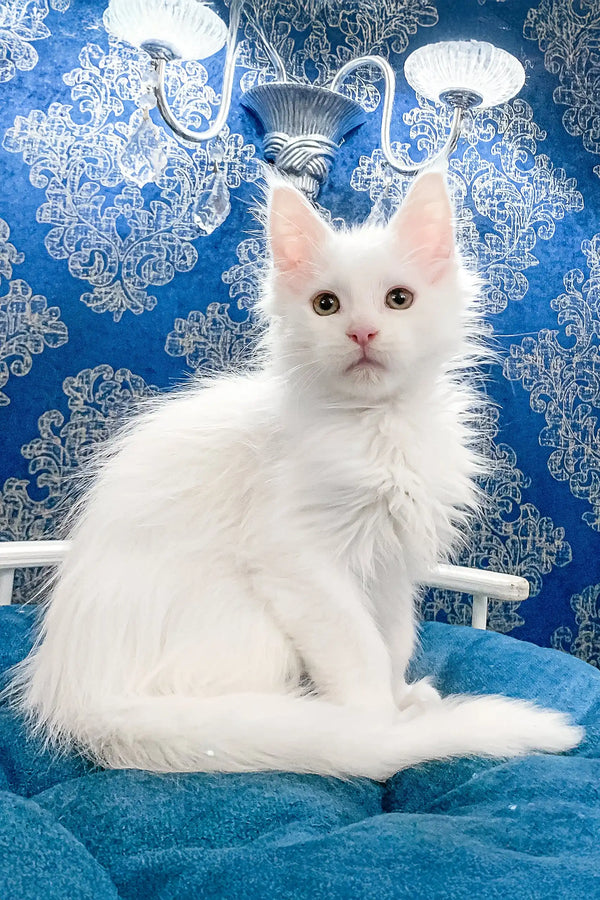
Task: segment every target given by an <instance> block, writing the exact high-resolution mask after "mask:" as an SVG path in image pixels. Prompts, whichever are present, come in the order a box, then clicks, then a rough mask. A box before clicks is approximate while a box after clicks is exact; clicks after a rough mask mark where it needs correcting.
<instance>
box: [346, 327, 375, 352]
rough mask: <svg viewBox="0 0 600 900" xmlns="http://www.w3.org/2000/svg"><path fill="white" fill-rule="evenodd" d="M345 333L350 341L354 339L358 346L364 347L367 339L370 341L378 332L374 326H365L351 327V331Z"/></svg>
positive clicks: (367, 341)
mask: <svg viewBox="0 0 600 900" xmlns="http://www.w3.org/2000/svg"><path fill="white" fill-rule="evenodd" d="M346 334H347V335H348V337H349V338H350V340H351V341H355V342H356V343H357V344H358V346H359V347H363V348H364V347H366V346H367V344H368V343H369V341H372V340H373V338H374V337H377V335H378V334H379V332H378V331H377V330H376V329H375V328H372V327H370V326H366V327H365V328H353V329H352V331H347V332H346Z"/></svg>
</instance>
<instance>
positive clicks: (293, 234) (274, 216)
mask: <svg viewBox="0 0 600 900" xmlns="http://www.w3.org/2000/svg"><path fill="white" fill-rule="evenodd" d="M268 221H269V225H268V228H269V243H270V246H271V253H272V256H273V263H274V266H275V269H276V270H277V272H279V273H280V274H282V275H288V276H292V277H294V276H297V275H306V274H307V272H309V271H310V269H311V268H312V266H314V264H315V263H316V262H317V260H318V259H319V258H320V257H321V256H322V253H323V248H324V244H325V243H326V242H327V240H328V238H329V236H330V234H331V232H330V229H329V226H328V225H327V224H326V223H325V222H324V221H323V220H322V219H321V217H320V216H319V214H318V213H317V212H316V210H315V209H313V207H312V206H311V205H310V203H309V202H308V200H307V199H306V197H305V196H304V194H302V193H301V192H300V191H299V190H297V189H296V188H295V187H293V186H292V185H289V184H285V183H283V182H279V183H276V184H275V185H274V186H273V188H272V189H271V197H270V203H269V220H268Z"/></svg>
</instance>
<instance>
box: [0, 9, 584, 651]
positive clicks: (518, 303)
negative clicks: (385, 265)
mask: <svg viewBox="0 0 600 900" xmlns="http://www.w3.org/2000/svg"><path fill="white" fill-rule="evenodd" d="M217 8H218V9H219V10H220V11H221V12H222V13H223V15H224V17H226V16H227V11H226V10H225V8H224V7H223V6H219V5H217ZM103 9H104V3H103V2H93V0H71V2H69V0H3V2H2V3H1V4H0V91H1V95H2V105H1V106H0V145H1V146H0V220H1V221H0V450H1V455H0V486H1V487H0V538H1V539H5V540H15V539H16V540H18V539H29V538H38V537H41V536H42V535H48V536H50V535H51V534H52V532H53V529H54V528H55V527H56V523H57V521H58V516H59V513H58V509H57V508H58V506H59V505H60V503H61V500H63V498H64V497H65V495H66V486H67V482H68V478H69V476H70V475H71V474H72V473H73V471H74V470H76V468H77V466H78V465H79V464H80V463H81V461H82V460H84V459H85V458H86V456H87V454H88V453H89V452H90V449H91V448H92V447H93V445H94V444H95V443H96V442H97V441H98V440H101V439H102V438H103V437H105V436H106V435H107V434H109V433H110V431H111V430H112V429H113V428H114V426H115V424H116V422H117V421H118V420H119V418H120V417H121V416H122V415H123V413H124V412H125V411H126V409H127V407H128V405H129V403H130V402H131V399H132V398H136V397H139V396H142V395H144V394H145V393H147V392H148V390H150V389H152V388H159V389H166V388H168V387H170V386H172V385H174V384H176V383H177V382H179V381H181V380H182V378H184V377H186V374H189V372H191V371H193V370H194V369H203V368H209V367H210V368H215V367H216V368H219V367H221V366H223V365H226V364H228V363H230V362H231V361H232V360H233V361H235V360H236V359H241V358H243V357H244V355H245V354H247V353H248V352H249V349H250V348H251V346H252V342H253V339H254V331H253V326H252V322H251V321H250V320H249V318H248V305H249V304H250V303H251V301H252V298H253V296H255V292H256V283H255V278H254V277H253V265H252V263H253V260H254V259H255V258H256V256H257V255H259V254H260V253H261V252H262V243H261V240H260V236H259V235H258V234H257V230H256V229H257V226H256V223H255V221H254V219H253V218H252V215H251V211H250V207H251V206H252V204H253V202H254V198H256V197H258V196H259V194H260V191H259V184H260V181H259V177H260V170H259V166H258V164H257V161H256V155H258V156H260V149H258V150H257V149H256V148H257V145H258V147H259V146H260V138H259V136H258V135H257V131H256V128H255V124H254V122H253V120H251V118H250V117H249V116H248V115H247V114H246V113H245V112H244V110H243V109H242V108H241V107H240V105H239V102H238V101H239V95H240V93H241V91H242V90H245V89H247V88H248V87H249V86H250V85H251V84H253V83H255V82H256V81H257V80H258V79H259V78H264V77H267V78H268V77H270V76H269V74H268V72H267V74H266V76H265V70H266V68H267V67H266V63H265V60H264V59H263V58H262V56H261V54H260V52H259V51H258V50H257V48H256V46H255V43H254V35H253V31H252V27H251V24H249V25H247V26H246V35H245V39H244V42H243V45H242V50H241V51H240V56H239V58H238V59H239V65H238V70H237V73H236V86H235V94H234V101H233V105H232V110H231V113H230V115H229V119H228V129H229V132H228V135H227V139H226V152H225V155H224V158H223V159H221V160H219V158H218V153H217V151H218V148H217V147H216V145H215V143H214V142H211V143H209V145H208V146H206V145H200V146H199V147H197V146H196V147H192V146H190V147H183V146H182V145H181V144H178V143H177V142H176V141H175V140H174V139H173V138H172V136H171V135H169V134H168V133H167V130H166V129H164V130H163V131H162V134H163V137H162V140H163V142H164V148H165V152H166V153H167V156H168V160H169V166H168V169H167V172H166V174H165V176H164V177H163V178H162V179H161V181H160V183H159V184H158V185H154V184H148V185H145V186H144V187H143V188H141V189H140V188H138V187H137V186H136V185H135V184H133V183H132V182H130V181H128V180H127V179H126V178H125V177H124V176H123V174H122V172H121V170H120V168H119V159H120V156H121V154H122V152H123V148H124V146H125V144H126V141H127V140H128V138H129V136H130V135H131V134H132V133H133V131H134V130H135V128H136V127H137V125H138V124H139V121H140V116H141V112H140V109H139V106H138V104H139V103H140V102H141V101H140V96H141V95H142V94H143V93H144V90H145V89H144V87H143V84H144V82H145V79H146V78H147V75H148V66H147V60H146V59H145V58H144V55H143V54H139V53H137V52H136V51H134V50H133V49H132V48H127V47H125V46H124V45H120V44H118V42H116V41H114V40H113V39H110V40H109V39H108V37H107V35H106V32H105V31H104V29H103V27H102V23H101V18H102V12H103ZM258 10H260V17H261V21H262V23H263V27H264V28H265V30H266V32H267V33H268V34H269V35H270V36H271V37H272V38H273V40H274V41H275V42H276V43H277V45H278V47H279V49H280V52H281V54H282V55H283V56H284V58H285V59H286V60H287V61H288V64H289V65H290V67H291V68H293V70H294V73H295V75H296V76H297V77H300V78H303V79H305V80H315V79H318V80H319V81H324V80H326V79H327V78H328V77H331V76H332V75H333V73H334V72H335V71H336V69H337V68H338V67H339V65H340V64H341V62H342V61H344V60H345V59H347V58H350V57H354V56H358V55H361V54H363V53H368V52H379V53H382V54H383V55H385V56H387V57H388V58H389V59H390V60H391V62H392V64H393V65H394V68H395V69H396V72H397V74H398V95H397V99H396V109H395V116H394V133H393V137H394V138H396V139H397V141H398V142H399V143H398V144H397V145H396V150H397V152H398V153H401V152H404V151H405V150H406V145H410V146H411V147H413V149H412V150H411V151H410V152H411V153H412V154H413V155H414V156H415V158H421V157H422V154H424V153H426V152H429V151H430V150H432V149H434V148H435V147H437V146H439V145H440V144H441V143H442V141H443V139H444V134H445V124H446V123H445V122H441V121H440V117H439V114H438V111H436V110H435V109H434V108H433V107H432V105H431V104H430V103H428V102H427V101H425V100H423V99H422V98H415V95H414V93H413V92H412V91H411V90H410V89H409V88H408V86H407V85H406V83H405V81H404V78H403V75H402V66H403V60H404V58H405V56H406V55H407V54H408V53H410V52H411V51H412V50H414V49H415V48H417V47H419V46H421V45H423V44H426V43H430V42H432V41H436V40H445V39H449V38H466V37H473V38H478V39H485V40H489V41H491V42H493V43H495V44H496V45H498V46H501V47H504V48H505V49H507V50H509V51H510V52H512V53H514V54H515V55H516V56H517V57H518V58H519V59H520V60H521V61H522V62H523V64H524V66H525V69H526V73H527V82H526V84H525V87H524V88H523V90H522V91H521V93H520V94H519V96H518V97H517V98H515V99H514V100H513V101H511V102H510V103H508V104H506V105H505V106H504V107H502V108H500V109H495V110H490V111H487V112H486V113H479V114H477V115H476V116H475V117H474V119H473V121H472V123H471V125H470V127H469V129H468V130H467V133H466V135H465V137H464V138H463V139H461V141H460V143H459V146H458V150H457V152H456V153H455V155H454V156H453V158H452V160H451V164H450V170H449V175H450V183H451V186H452V189H453V191H454V194H455V196H456V199H457V204H458V208H459V210H460V212H459V220H458V224H459V235H460V238H461V242H462V244H463V248H464V250H465V252H466V254H467V256H468V257H469V258H470V260H471V262H472V264H473V265H475V266H476V267H477V268H478V270H479V271H480V272H481V273H482V275H483V277H484V279H485V281H486V290H485V297H484V302H485V305H486V309H487V311H488V320H489V322H490V325H491V327H492V328H493V331H494V335H495V338H496V340H497V344H498V346H499V348H501V350H502V355H503V357H504V364H503V365H501V366H498V367H497V369H496V370H495V371H494V372H493V373H492V374H493V377H492V380H491V382H490V385H489V392H490V394H491V396H492V397H493V399H494V400H495V401H496V402H497V404H498V407H499V411H498V413H497V415H494V417H493V421H492V422H491V425H492V428H491V431H490V434H492V435H493V437H492V438H486V439H485V445H486V452H487V453H488V454H489V455H490V456H492V458H493V459H494V460H495V466H494V472H493V475H492V476H491V477H490V478H489V479H488V480H487V482H486V484H485V488H486V491H487V492H488V494H489V496H490V498H491V503H490V505H489V508H488V509H487V510H486V512H485V514H484V516H483V517H482V520H481V522H480V523H479V525H478V527H477V529H476V533H475V535H474V540H473V544H472V547H471V548H470V550H469V552H468V553H467V554H466V555H465V557H464V560H463V561H464V562H465V563H466V564H471V565H481V566H485V567H491V568H495V569H500V570H504V571H513V572H517V573H519V574H521V575H525V576H526V577H528V578H529V579H530V581H531V584H532V596H531V598H530V599H529V600H527V601H526V602H525V603H522V604H521V605H520V606H518V605H508V604H494V605H493V606H492V609H491V615H490V623H491V626H492V627H493V628H495V629H497V630H499V631H504V632H511V633H512V634H514V635H515V636H517V637H521V638H526V639H528V640H532V641H534V642H537V643H539V644H542V645H552V646H555V647H560V648H562V649H565V650H568V651H570V652H573V653H575V654H577V655H578V656H580V657H582V658H584V659H588V660H589V661H590V662H593V663H595V664H596V665H597V664H598V662H599V657H600V552H599V551H600V537H599V531H600V433H599V426H598V413H599V407H600V355H599V350H598V337H599V332H600V308H599V302H600V293H599V292H600V234H598V233H597V230H598V228H599V226H598V208H599V206H600V203H599V201H598V199H597V198H598V188H599V181H598V178H599V175H600V97H599V95H598V91H597V89H596V88H595V81H596V80H597V79H598V77H599V76H600V65H599V63H598V56H597V53H596V51H595V47H596V46H597V44H598V41H599V39H600V26H599V24H598V23H599V22H600V3H599V2H598V0H594V2H583V0H582V2H580V3H577V2H570V0H542V2H540V3H538V4H537V5H535V6H534V5H532V4H531V2H518V0H515V2H511V3H509V2H503V0H462V2H449V0H438V2H431V3H426V2H424V0H386V2H379V3H372V4H366V3H359V2H356V0H350V2H344V3H341V2H323V0H320V2H318V0H312V2H303V0H280V2H269V3H264V2H261V0H253V2H250V3H249V19H250V22H251V21H252V19H253V18H254V17H256V15H258V14H259V13H258V12H257V11H258ZM221 62H222V54H220V55H219V56H218V57H215V58H214V59H212V60H208V61H206V65H204V64H201V63H193V62H192V63H190V62H188V63H184V64H173V65H172V67H171V74H170V76H169V77H170V81H169V91H170V96H171V99H172V103H173V105H174V107H175V108H176V110H177V111H178V113H179V114H180V115H181V117H182V118H183V119H184V120H185V121H187V122H188V123H189V124H190V125H193V126H194V127H199V126H201V125H202V123H203V122H205V121H206V119H203V118H202V116H201V115H199V114H198V110H200V111H202V110H203V111H204V114H207V115H208V116H209V117H210V115H211V110H212V111H214V109H215V102H216V98H215V92H218V89H219V87H220V74H219V73H220V65H221ZM381 86H382V85H381V82H378V81H372V80H369V76H368V74H364V77H363V78H362V79H356V80H355V81H354V82H351V84H350V90H351V91H352V93H353V96H355V97H357V98H358V99H359V101H360V102H361V103H362V104H363V105H364V106H365V108H367V109H369V110H370V111H372V113H373V114H372V115H371V116H369V118H368V122H367V124H366V125H365V126H364V127H363V128H361V129H360V130H359V131H357V132H355V133H354V134H353V135H351V136H350V137H349V139H348V140H347V142H346V143H345V144H344V145H343V146H342V148H341V150H340V152H339V154H338V157H337V159H336V161H335V163H334V168H333V171H332V174H331V177H330V179H329V181H328V182H327V184H326V185H325V186H324V188H323V190H322V192H321V195H320V198H319V202H320V203H321V204H322V205H323V207H325V208H327V209H329V210H330V211H331V214H332V216H333V217H334V218H344V219H345V220H346V221H349V222H354V221H360V220H362V219H363V218H364V217H366V215H367V214H368V213H369V211H370V209H371V207H372V205H373V204H374V203H376V202H381V192H382V186H383V184H384V181H385V177H386V175H385V171H384V167H383V165H382V158H381V152H380V150H379V149H378V140H379V138H378V131H379V116H380V109H379V106H380V93H379V91H380V88H381ZM151 115H152V117H153V119H154V120H155V121H157V122H158V121H159V119H158V117H157V114H156V111H153V112H152V113H151ZM417 142H418V144H417ZM403 145H404V147H403ZM417 146H418V148H419V149H416V148H417ZM215 159H216V162H215ZM215 166H216V169H217V170H218V174H217V175H215V174H214V171H215ZM215 178H219V179H225V181H226V183H227V186H228V189H229V192H230V202H231V211H230V213H229V215H228V216H227V218H226V219H225V221H224V222H222V223H221V224H218V223H217V222H216V221H213V222H212V225H214V226H215V229H214V231H212V233H211V234H207V233H206V232H205V231H203V230H202V229H201V228H199V227H198V226H197V225H195V224H194V222H193V219H192V205H193V204H194V202H195V203H196V204H198V203H199V204H200V206H202V204H203V203H204V200H206V201H207V203H206V204H205V206H204V207H203V209H204V214H205V216H206V217H207V218H208V221H209V222H210V219H211V210H210V203H209V202H208V195H209V191H210V188H211V187H212V185H213V184H214V179H215ZM406 186H407V182H406V179H403V178H401V177H400V176H394V178H393V179H392V182H391V184H390V188H389V191H390V196H391V198H392V201H393V202H395V201H397V199H398V198H400V197H401V196H402V194H403V192H404V191H405V189H406ZM202 192H205V193H202ZM34 578H35V576H34V575H33V574H32V573H28V574H24V573H20V578H19V581H18V584H19V591H20V593H21V597H22V598H24V597H26V596H27V594H28V593H29V592H30V591H31V590H32V587H33V582H34ZM424 612H425V614H426V615H427V616H428V617H433V616H435V617H437V618H439V619H442V620H447V621H451V622H462V621H465V620H466V618H467V616H468V604H467V603H466V601H465V599H464V598H462V597H460V596H458V595H453V594H450V593H444V592H440V591H434V592H432V593H431V594H429V595H428V597H427V598H426V600H425V601H424Z"/></svg>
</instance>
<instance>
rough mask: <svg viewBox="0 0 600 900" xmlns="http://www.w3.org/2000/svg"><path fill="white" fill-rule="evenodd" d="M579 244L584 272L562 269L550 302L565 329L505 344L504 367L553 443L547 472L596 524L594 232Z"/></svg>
mask: <svg viewBox="0 0 600 900" xmlns="http://www.w3.org/2000/svg"><path fill="white" fill-rule="evenodd" d="M581 249H582V251H583V253H584V254H585V257H586V259H587V264H588V269H589V276H588V277H587V278H586V276H585V275H584V273H583V272H582V271H581V269H572V270H571V271H570V272H567V274H566V275H565V277H564V286H565V293H564V294H560V296H559V297H557V298H556V299H554V300H552V301H551V303H550V306H551V307H552V309H554V310H555V311H556V312H557V313H558V322H559V324H560V325H561V326H564V337H563V336H562V335H561V334H560V332H559V331H558V330H554V329H549V328H543V329H542V330H541V331H540V332H539V334H538V335H537V336H536V337H535V338H533V337H526V338H524V339H523V341H522V342H521V344H515V345H513V346H511V348H510V357H509V358H508V359H506V360H505V363H504V375H505V376H506V377H507V378H508V379H510V380H511V381H521V382H522V384H523V387H524V388H525V390H527V391H530V392H531V398H530V404H531V408H532V409H533V410H534V412H537V413H541V414H543V415H544V416H545V418H546V427H545V428H543V429H542V431H541V433H540V437H539V442H540V446H542V447H546V448H550V449H551V451H552V452H551V453H550V456H549V458H548V469H549V470H550V474H551V475H552V477H553V478H555V479H556V480H557V481H566V482H568V484H569V487H570V489H571V492H572V493H573V494H574V496H575V497H578V498H579V499H581V500H585V501H587V502H588V503H589V504H590V506H591V510H590V511H588V512H585V513H584V514H583V515H582V519H583V520H584V522H587V524H588V525H589V526H590V527H591V528H593V529H594V530H595V531H600V426H599V424H598V422H599V419H600V347H599V346H598V341H599V339H600V234H596V235H594V237H593V238H592V239H591V241H584V242H583V244H582V245H581Z"/></svg>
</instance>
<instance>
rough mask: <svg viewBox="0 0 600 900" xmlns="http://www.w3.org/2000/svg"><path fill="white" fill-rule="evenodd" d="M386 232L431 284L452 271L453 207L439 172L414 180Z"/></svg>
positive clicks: (453, 263)
mask: <svg viewBox="0 0 600 900" xmlns="http://www.w3.org/2000/svg"><path fill="white" fill-rule="evenodd" d="M388 228H389V229H390V230H391V232H392V234H393V238H394V240H395V241H397V242H398V244H399V245H400V246H401V248H402V254H403V255H407V256H408V255H410V256H411V258H413V259H414V260H415V261H416V262H417V263H418V265H419V267H420V268H421V270H422V272H423V274H424V275H425V277H426V279H427V281H428V282H429V283H430V284H434V283H435V282H436V281H439V280H440V279H441V278H443V276H444V275H445V274H447V273H448V272H449V271H451V270H452V268H454V266H455V263H456V259H455V249H454V231H453V228H452V207H451V205H450V198H449V197H448V190H447V188H446V182H445V179H444V176H443V175H442V173H441V172H428V173H426V174H425V175H421V176H420V177H419V178H417V179H416V181H415V182H414V183H413V185H412V186H411V188H410V190H409V192H408V194H407V195H406V198H405V200H404V203H403V204H402V206H401V207H400V209H399V210H398V212H397V213H396V214H395V215H394V216H393V218H392V219H391V221H390V223H389V225H388Z"/></svg>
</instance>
